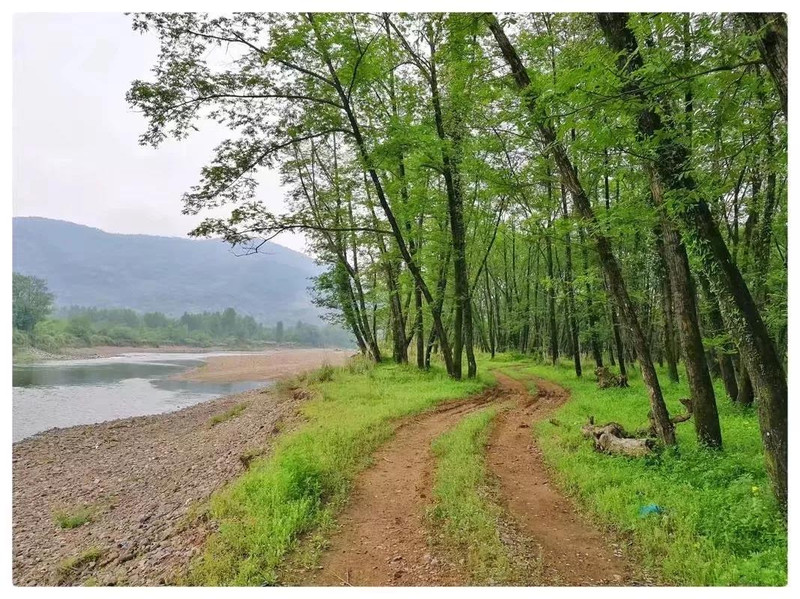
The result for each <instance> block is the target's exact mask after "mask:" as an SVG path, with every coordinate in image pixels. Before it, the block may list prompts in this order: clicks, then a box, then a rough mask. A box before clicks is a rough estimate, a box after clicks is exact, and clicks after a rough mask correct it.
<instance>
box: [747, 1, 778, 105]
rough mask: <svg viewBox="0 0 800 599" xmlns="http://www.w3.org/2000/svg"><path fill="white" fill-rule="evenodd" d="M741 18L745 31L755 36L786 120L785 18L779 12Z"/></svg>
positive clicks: (755, 14) (759, 13) (754, 14)
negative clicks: (745, 26)
mask: <svg viewBox="0 0 800 599" xmlns="http://www.w3.org/2000/svg"><path fill="white" fill-rule="evenodd" d="M742 16H743V17H744V22H745V23H746V24H747V29H748V30H749V31H750V33H751V34H753V35H755V36H756V44H757V45H758V51H759V53H760V54H761V58H762V59H763V60H764V63H765V64H766V65H767V68H768V69H769V73H770V75H772V79H773V81H775V87H776V88H777V90H778V96H780V99H781V106H782V107H783V114H784V116H786V118H787V119H788V118H789V108H788V106H789V92H788V88H789V31H788V27H787V26H786V16H785V15H784V14H782V13H779V12H748V13H743V14H742Z"/></svg>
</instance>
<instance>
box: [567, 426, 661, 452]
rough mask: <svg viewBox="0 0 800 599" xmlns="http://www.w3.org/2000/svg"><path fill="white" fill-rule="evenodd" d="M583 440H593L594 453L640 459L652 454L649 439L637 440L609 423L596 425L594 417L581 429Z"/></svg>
mask: <svg viewBox="0 0 800 599" xmlns="http://www.w3.org/2000/svg"><path fill="white" fill-rule="evenodd" d="M581 432H582V433H583V436H584V438H586V439H593V440H594V449H595V451H600V452H602V453H608V454H614V455H625V456H629V457H642V456H645V455H648V454H649V453H652V451H653V448H654V447H655V441H654V440H653V439H649V438H643V439H638V438H634V437H633V436H632V435H630V434H629V433H627V432H626V431H625V429H624V428H623V427H622V425H621V424H618V423H616V422H609V423H607V424H602V425H596V424H595V423H594V416H590V417H589V421H588V422H587V423H586V424H585V425H584V426H583V427H582V428H581Z"/></svg>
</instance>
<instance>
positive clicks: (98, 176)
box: [12, 13, 305, 251]
mask: <svg viewBox="0 0 800 599" xmlns="http://www.w3.org/2000/svg"><path fill="white" fill-rule="evenodd" d="M157 51H158V40H157V38H156V36H155V35H154V34H152V33H150V34H145V35H141V34H139V33H135V32H134V31H133V30H132V29H131V26H130V18H129V17H127V16H125V15H123V14H112V13H73V14H53V13H51V14H47V13H39V14H17V15H15V16H14V20H13V77H14V84H13V99H12V102H13V105H12V106H13V124H12V126H13V142H12V153H13V167H12V168H13V212H14V216H45V217H49V218H57V219H62V220H68V221H72V222H77V223H81V224H85V225H90V226H93V227H98V228H100V229H103V230H105V231H109V232H114V233H149V234H154V235H171V236H184V235H185V234H186V233H187V232H188V231H189V230H190V229H192V227H193V226H194V225H195V224H196V223H198V222H199V221H200V220H201V218H202V216H203V215H202V213H201V215H198V216H184V215H182V214H181V208H182V205H181V200H180V198H181V195H182V194H183V192H184V191H187V190H188V189H189V187H190V186H191V185H193V184H195V183H196V182H197V181H198V179H199V174H200V168H201V167H202V166H203V165H205V164H206V163H207V162H208V161H209V159H210V157H211V154H212V149H213V148H214V146H215V145H216V144H217V143H218V142H219V141H220V140H221V139H222V135H224V133H225V132H224V131H223V130H222V129H221V128H220V127H219V126H218V125H216V124H215V123H209V124H208V126H206V127H201V130H200V131H199V132H198V133H196V134H194V135H193V136H191V137H190V138H189V139H187V140H183V141H181V142H175V141H167V142H165V143H164V144H162V145H161V146H160V147H159V148H158V149H153V148H151V147H143V146H140V145H139V144H138V137H139V135H140V134H141V133H142V132H143V131H144V128H145V120H144V118H143V117H142V116H141V115H139V114H137V113H135V112H133V110H132V109H131V108H130V107H129V106H128V104H127V103H126V102H125V92H126V91H127V90H128V88H129V86H130V83H131V81H132V80H134V79H149V78H150V69H151V67H152V66H153V65H154V64H155V60H156V56H157ZM260 179H261V181H262V183H261V186H260V187H259V191H258V194H259V197H260V198H261V199H262V200H264V201H265V203H266V204H267V205H268V206H269V207H270V208H271V209H273V210H275V211H279V210H280V209H281V207H282V206H283V192H282V191H281V189H280V185H279V178H278V175H277V173H271V172H269V173H265V174H264V176H262V177H260ZM218 214H219V215H223V214H225V212H224V211H223V212H221V213H218ZM276 241H278V243H281V244H283V245H285V246H288V247H290V248H292V249H295V250H298V251H304V249H305V241H304V238H303V237H302V235H298V234H284V235H282V236H281V237H279V238H278V239H277V240H276Z"/></svg>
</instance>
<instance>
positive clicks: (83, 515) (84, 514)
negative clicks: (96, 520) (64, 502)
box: [53, 506, 94, 529]
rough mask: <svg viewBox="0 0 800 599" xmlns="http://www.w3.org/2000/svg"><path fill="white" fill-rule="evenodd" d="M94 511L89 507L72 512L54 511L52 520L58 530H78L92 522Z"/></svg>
mask: <svg viewBox="0 0 800 599" xmlns="http://www.w3.org/2000/svg"><path fill="white" fill-rule="evenodd" d="M93 517H94V510H92V508H91V507H89V506H81V507H79V508H76V509H74V510H66V509H62V510H55V511H54V512H53V520H55V522H56V524H57V525H58V527H59V528H64V529H70V528H78V527H79V526H83V525H84V524H87V523H89V522H91V521H92V518H93Z"/></svg>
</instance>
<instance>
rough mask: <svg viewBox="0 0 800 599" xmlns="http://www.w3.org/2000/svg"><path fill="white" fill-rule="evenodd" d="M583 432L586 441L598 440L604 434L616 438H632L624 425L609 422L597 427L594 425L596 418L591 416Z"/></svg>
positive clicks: (582, 429)
mask: <svg viewBox="0 0 800 599" xmlns="http://www.w3.org/2000/svg"><path fill="white" fill-rule="evenodd" d="M581 432H582V433H583V437H584V438H585V439H597V438H598V437H599V436H600V435H602V434H603V433H608V434H610V435H614V436H616V437H630V435H629V434H628V433H627V432H625V429H624V428H623V427H622V425H621V424H617V423H616V422H609V423H608V424H604V425H602V426H596V425H595V423H594V416H589V422H588V423H586V424H584V425H583V427H582V428H581Z"/></svg>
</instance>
